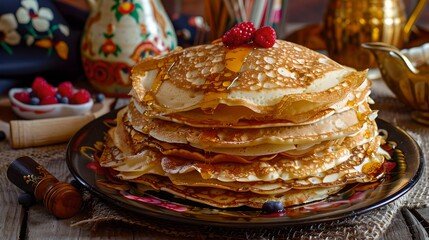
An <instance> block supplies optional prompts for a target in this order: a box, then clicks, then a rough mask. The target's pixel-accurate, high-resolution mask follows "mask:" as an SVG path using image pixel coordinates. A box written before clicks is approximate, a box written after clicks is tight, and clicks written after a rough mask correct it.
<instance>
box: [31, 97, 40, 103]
mask: <svg viewBox="0 0 429 240" xmlns="http://www.w3.org/2000/svg"><path fill="white" fill-rule="evenodd" d="M39 104H40V99H39V98H38V97H32V98H30V105H39Z"/></svg>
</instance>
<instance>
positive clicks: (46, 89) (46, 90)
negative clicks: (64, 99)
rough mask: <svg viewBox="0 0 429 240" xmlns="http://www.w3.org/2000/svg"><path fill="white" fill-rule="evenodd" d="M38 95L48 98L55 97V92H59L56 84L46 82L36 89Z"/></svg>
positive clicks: (41, 97)
mask: <svg viewBox="0 0 429 240" xmlns="http://www.w3.org/2000/svg"><path fill="white" fill-rule="evenodd" d="M35 92H36V94H37V96H39V98H40V99H43V98H46V97H48V96H50V97H54V96H55V93H56V92H57V91H56V90H55V88H54V86H52V85H50V84H49V83H46V85H45V86H43V87H40V88H39V89H37V91H35Z"/></svg>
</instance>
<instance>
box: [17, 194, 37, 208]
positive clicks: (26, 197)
mask: <svg viewBox="0 0 429 240" xmlns="http://www.w3.org/2000/svg"><path fill="white" fill-rule="evenodd" d="M18 203H19V204H21V205H22V206H23V207H31V205H33V204H35V203H36V198H35V197H34V196H33V195H32V194H30V193H27V192H24V193H21V194H20V195H19V197H18Z"/></svg>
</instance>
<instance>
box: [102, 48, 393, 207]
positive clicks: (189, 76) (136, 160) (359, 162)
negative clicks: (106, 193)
mask: <svg viewBox="0 0 429 240" xmlns="http://www.w3.org/2000/svg"><path fill="white" fill-rule="evenodd" d="M366 74H367V72H366V71H356V70H354V69H351V68H349V67H346V66H342V65H340V64H338V63H336V62H335V61H333V60H331V59H329V58H328V57H326V56H324V55H322V54H320V53H317V52H314V51H312V50H310V49H307V48H305V47H303V46H300V45H297V44H294V43H290V42H287V41H282V40H276V43H275V44H274V46H273V47H270V48H261V47H257V46H255V45H253V44H244V45H243V46H239V47H236V48H228V47H225V46H224V45H223V43H222V42H220V41H215V42H213V43H210V44H205V45H199V46H195V47H190V48H187V49H181V50H175V51H173V52H170V53H168V54H166V55H163V56H155V57H149V58H145V59H143V60H142V61H141V62H139V63H137V64H136V65H135V66H134V67H133V69H132V71H131V76H130V78H131V79H132V81H133V89H132V90H131V92H130V97H131V100H130V103H129V104H128V106H126V107H125V108H123V109H122V110H121V111H119V112H118V114H117V118H116V121H117V125H116V126H115V127H112V128H111V129H110V130H109V132H108V134H106V141H105V148H104V151H103V153H102V155H101V157H100V158H99V159H98V160H99V162H100V165H101V166H102V167H105V168H109V170H110V172H111V173H113V174H114V175H115V177H116V178H118V179H120V180H122V181H127V182H130V183H133V184H134V185H136V186H138V188H139V189H140V190H141V191H161V192H168V193H170V194H173V195H175V196H176V197H179V198H184V199H188V200H190V201H194V202H198V203H203V204H206V205H209V206H212V207H219V208H231V207H240V206H248V207H252V208H261V207H262V206H263V204H264V203H265V202H267V201H279V202H281V203H282V204H283V206H285V207H287V206H293V205H297V204H305V203H308V202H313V201H317V200H321V199H325V198H327V197H329V196H330V195H332V194H335V193H337V192H338V191H340V190H341V189H343V188H344V187H345V186H347V185H349V184H354V183H366V182H375V181H378V180H380V179H381V178H382V177H383V176H384V174H385V169H384V162H385V160H386V159H387V158H389V155H388V153H386V152H385V151H384V150H383V149H382V148H381V147H380V146H381V145H382V144H383V143H384V142H383V141H384V140H383V139H382V138H381V137H380V136H379V135H378V128H377V125H376V123H375V119H376V117H377V111H374V110H372V109H371V106H370V103H372V100H371V99H370V97H369V95H370V88H371V82H370V81H369V80H368V79H367V78H366Z"/></svg>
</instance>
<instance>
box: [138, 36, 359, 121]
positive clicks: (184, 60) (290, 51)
mask: <svg viewBox="0 0 429 240" xmlns="http://www.w3.org/2000/svg"><path fill="white" fill-rule="evenodd" d="M131 79H132V80H133V97H134V98H136V99H138V100H139V101H140V102H142V103H144V104H143V105H144V106H150V111H148V112H147V114H151V113H155V114H154V115H153V116H154V117H155V116H164V115H168V114H173V113H178V112H186V111H190V110H194V109H200V110H201V111H203V112H204V113H209V114H210V115H213V114H214V113H216V112H215V109H216V108H217V107H218V106H219V105H225V106H228V107H234V106H240V107H245V108H247V109H250V110H251V111H253V112H255V113H258V114H261V115H263V116H264V118H263V119H262V120H264V121H268V120H270V119H282V120H288V121H291V122H303V121H306V120H308V119H310V118H311V117H313V116H315V115H317V114H318V113H320V112H322V111H324V110H328V109H329V108H330V107H332V106H335V105H336V104H338V103H339V102H341V101H342V100H344V99H345V98H346V97H347V96H348V95H349V93H351V92H353V91H354V90H355V89H356V88H358V87H359V86H361V85H362V83H363V82H364V81H365V80H366V72H356V71H353V70H352V69H350V68H347V67H344V66H342V65H340V64H338V63H336V62H334V61H333V60H331V59H329V58H327V57H326V56H324V55H322V54H320V53H317V52H314V51H309V49H306V48H304V47H302V46H299V45H297V44H293V43H290V42H286V41H280V40H277V41H276V44H275V45H274V46H273V47H272V48H250V47H238V48H236V49H233V50H230V49H227V48H225V47H224V46H223V44H222V43H220V42H218V43H213V44H207V45H200V46H196V47H191V48H187V49H184V50H181V51H173V52H171V53H169V54H167V55H164V56H156V57H153V58H150V59H145V60H143V61H142V62H141V63H138V64H137V65H136V66H135V67H134V68H133V69H132V72H131ZM172 93H174V94H172ZM346 105H347V104H346ZM328 112H329V111H328ZM220 114H222V113H221V112H220ZM326 114H328V113H326ZM233 116H236V117H240V116H241V117H244V119H246V116H242V115H241V114H238V115H236V114H234V115H233ZM250 117H251V119H250V120H254V118H253V117H254V116H252V115H251V116H250ZM239 120H241V119H235V122H238V121H239Z"/></svg>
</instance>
